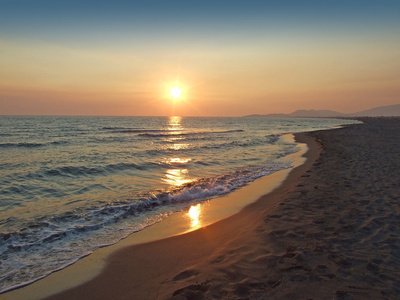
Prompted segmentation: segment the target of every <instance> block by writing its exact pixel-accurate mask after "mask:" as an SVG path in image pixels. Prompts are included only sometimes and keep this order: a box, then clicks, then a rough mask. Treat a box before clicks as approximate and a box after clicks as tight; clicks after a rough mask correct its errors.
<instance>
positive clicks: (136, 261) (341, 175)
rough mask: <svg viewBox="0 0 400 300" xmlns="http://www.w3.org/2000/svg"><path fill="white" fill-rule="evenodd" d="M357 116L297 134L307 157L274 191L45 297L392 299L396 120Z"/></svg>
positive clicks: (397, 211) (399, 145)
mask: <svg viewBox="0 0 400 300" xmlns="http://www.w3.org/2000/svg"><path fill="white" fill-rule="evenodd" d="M363 121H364V122H365V124H362V125H352V126H349V127H346V128H342V129H336V130H331V131H319V132H313V133H309V134H307V135H305V134H299V135H297V136H296V137H297V139H298V140H299V141H304V140H307V139H308V140H307V142H308V144H309V145H310V147H311V151H309V152H308V154H307V155H308V156H309V157H310V159H308V160H307V162H306V163H305V164H304V165H302V166H300V167H297V168H296V169H294V170H293V171H292V172H290V174H289V176H288V178H287V179H286V180H285V182H284V183H283V184H282V185H281V186H280V187H279V188H277V189H276V190H274V191H273V192H272V193H270V194H268V195H265V196H263V197H261V198H260V199H259V200H258V201H257V202H255V203H253V204H251V205H249V206H247V207H246V208H245V209H243V210H242V211H241V212H240V213H238V214H236V215H234V216H232V217H230V218H227V219H225V220H222V221H220V222H217V223H215V224H212V225H210V226H207V227H205V228H201V229H199V230H197V231H194V232H191V233H188V234H184V235H179V236H174V237H171V238H167V239H163V240H159V241H155V242H151V243H146V244H142V245H136V246H131V247H127V248H123V249H121V250H119V251H117V252H116V253H114V254H113V255H112V256H110V257H109V259H108V263H107V266H106V267H105V268H104V270H103V272H102V273H101V274H100V275H99V276H97V277H96V278H94V279H93V280H91V281H89V282H86V283H84V284H82V285H81V286H78V287H76V288H73V289H70V290H67V291H65V292H63V293H61V294H57V295H55V296H52V297H50V298H48V299H171V298H172V299H399V298H400V279H399V278H400V276H399V275H400V238H399V236H400V187H399V185H400V182H399V178H400V176H399V173H400V119H399V118H385V119H364V120H363ZM310 136H311V137H313V138H315V139H316V140H317V141H318V142H319V143H321V145H322V146H323V151H322V154H321V155H320V156H319V158H318V154H319V151H318V146H317V144H316V143H315V141H314V140H313V139H310ZM313 141H314V142H313ZM313 159H314V160H315V159H317V161H316V162H315V163H314V164H313V166H312V167H311V165H312V163H313V162H314V160H313Z"/></svg>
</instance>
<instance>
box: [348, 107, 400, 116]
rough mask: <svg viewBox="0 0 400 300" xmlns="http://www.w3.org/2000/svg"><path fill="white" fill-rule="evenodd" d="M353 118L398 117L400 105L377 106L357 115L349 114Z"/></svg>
mask: <svg viewBox="0 0 400 300" xmlns="http://www.w3.org/2000/svg"><path fill="white" fill-rule="evenodd" d="M351 116H354V117H393V116H400V104H396V105H389V106H379V107H375V108H373V109H368V110H364V111H360V112H358V113H354V114H351Z"/></svg>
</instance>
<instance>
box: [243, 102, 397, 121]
mask: <svg viewBox="0 0 400 300" xmlns="http://www.w3.org/2000/svg"><path fill="white" fill-rule="evenodd" d="M391 116H400V104H396V105H389V106H380V107H375V108H373V109H369V110H364V111H360V112H357V113H353V114H344V113H341V112H337V111H333V110H314V109H310V110H304V109H300V110H296V111H295V112H292V113H291V114H268V115H258V114H255V115H249V116H246V117H267V118H335V117H342V118H343V117H391Z"/></svg>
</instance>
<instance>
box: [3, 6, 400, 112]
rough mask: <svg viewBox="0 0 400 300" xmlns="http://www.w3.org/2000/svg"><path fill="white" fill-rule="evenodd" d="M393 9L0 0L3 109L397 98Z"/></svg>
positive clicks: (353, 108) (244, 106) (260, 106)
mask: <svg viewBox="0 0 400 300" xmlns="http://www.w3.org/2000/svg"><path fill="white" fill-rule="evenodd" d="M399 15H400V2H398V1H387V0H383V1H358V0H356V1H351V2H348V1H335V2H331V3H321V2H318V1H307V2H301V3H300V2H296V1H281V2H279V3H278V2H277V3H268V2H267V1H250V2H246V3H243V2H240V1H218V2H214V1H213V2H211V1H202V2H201V3H189V2H185V1H174V2H165V1H152V2H144V3H140V4H139V3H137V2H131V1H120V0H116V1H113V2H106V1H92V0H90V1H85V2H84V3H82V2H80V1H79V2H78V1H76V0H72V1H68V2H67V1H49V0H37V1H29V0H19V1H7V0H5V1H2V3H1V10H0V114H2V115H5V114H13V115H14V114H17V115H24V114H33V115H35V114H38V115H132V116H139V115H141V116H165V115H182V116H185V115H186V116H243V115H248V114H254V113H261V114H272V113H291V112H293V111H295V110H298V109H317V110H321V109H329V110H335V111H340V112H343V113H354V112H357V111H362V110H367V109H371V108H374V107H378V106H383V105H392V104H398V103H399V102H400V55H399V53H400V19H399V18H398V16H399ZM174 87H177V88H179V90H180V91H182V95H183V97H181V99H179V101H175V100H176V98H177V97H171V96H170V93H171V92H170V91H171V88H174ZM173 98H175V99H173Z"/></svg>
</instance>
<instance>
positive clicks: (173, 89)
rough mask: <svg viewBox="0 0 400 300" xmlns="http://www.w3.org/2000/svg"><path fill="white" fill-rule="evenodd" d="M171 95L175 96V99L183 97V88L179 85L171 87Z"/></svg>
mask: <svg viewBox="0 0 400 300" xmlns="http://www.w3.org/2000/svg"><path fill="white" fill-rule="evenodd" d="M169 95H170V96H171V97H172V98H174V100H176V99H179V98H181V97H182V89H181V88H179V87H178V86H174V87H171V88H170V89H169Z"/></svg>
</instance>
